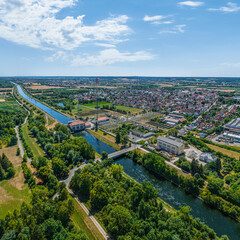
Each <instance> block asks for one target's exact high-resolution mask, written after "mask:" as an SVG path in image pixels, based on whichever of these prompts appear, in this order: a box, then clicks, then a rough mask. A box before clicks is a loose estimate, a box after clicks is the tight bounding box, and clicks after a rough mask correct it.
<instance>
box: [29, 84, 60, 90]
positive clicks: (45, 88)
mask: <svg viewBox="0 0 240 240" xmlns="http://www.w3.org/2000/svg"><path fill="white" fill-rule="evenodd" d="M27 88H30V89H32V90H49V89H57V88H62V87H57V86H47V85H32V86H29V87H27Z"/></svg>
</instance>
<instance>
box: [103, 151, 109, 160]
mask: <svg viewBox="0 0 240 240" xmlns="http://www.w3.org/2000/svg"><path fill="white" fill-rule="evenodd" d="M105 159H108V154H107V153H106V152H102V160H105Z"/></svg>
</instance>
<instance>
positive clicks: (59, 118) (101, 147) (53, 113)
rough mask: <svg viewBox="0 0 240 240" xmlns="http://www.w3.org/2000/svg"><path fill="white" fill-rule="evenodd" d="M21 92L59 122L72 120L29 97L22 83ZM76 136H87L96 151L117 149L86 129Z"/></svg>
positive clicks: (65, 122) (19, 89)
mask: <svg viewBox="0 0 240 240" xmlns="http://www.w3.org/2000/svg"><path fill="white" fill-rule="evenodd" d="M17 88H18V92H19V94H20V95H21V96H22V97H23V98H25V99H26V100H28V101H29V102H31V103H32V104H33V105H35V106H37V107H38V108H40V109H42V110H43V111H44V112H46V113H48V114H49V115H50V116H52V117H54V118H55V119H56V120H57V121H58V122H60V123H62V124H64V125H66V124H68V122H69V121H72V119H71V118H69V117H66V116H64V115H63V114H61V113H59V112H57V111H55V110H53V109H51V108H50V107H48V106H46V105H44V104H42V103H40V102H38V101H37V100H35V99H33V98H31V97H29V96H28V95H27V94H25V93H24V91H23V90H22V88H21V86H20V85H17ZM74 136H81V137H83V138H85V139H86V140H87V141H88V143H89V144H92V146H93V147H94V149H95V151H96V152H97V153H99V154H101V153H102V152H103V151H104V152H107V153H108V154H110V153H113V152H115V149H114V148H112V147H110V146H109V145H107V144H106V143H104V142H102V141H101V140H99V139H97V138H95V137H94V136H92V135H91V134H89V133H88V132H86V131H83V132H79V133H75V134H74Z"/></svg>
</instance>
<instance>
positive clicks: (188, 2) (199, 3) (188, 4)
mask: <svg viewBox="0 0 240 240" xmlns="http://www.w3.org/2000/svg"><path fill="white" fill-rule="evenodd" d="M178 4H179V5H180V6H188V7H200V6H203V5H204V2H195V1H184V2H179V3H178Z"/></svg>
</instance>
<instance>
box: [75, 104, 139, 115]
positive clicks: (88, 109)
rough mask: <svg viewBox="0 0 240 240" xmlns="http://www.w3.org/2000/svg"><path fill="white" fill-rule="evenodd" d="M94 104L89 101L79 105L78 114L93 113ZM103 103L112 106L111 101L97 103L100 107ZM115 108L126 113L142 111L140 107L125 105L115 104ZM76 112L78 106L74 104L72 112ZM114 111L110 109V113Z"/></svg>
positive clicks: (94, 110)
mask: <svg viewBox="0 0 240 240" xmlns="http://www.w3.org/2000/svg"><path fill="white" fill-rule="evenodd" d="M96 105H97V103H89V104H83V105H80V109H81V112H80V115H81V113H82V114H84V116H85V115H86V114H87V113H89V116H92V115H95V112H96ZM103 105H105V106H106V105H108V106H109V107H110V106H112V103H109V102H100V103H99V107H100V108H101V107H103ZM116 109H117V110H121V111H126V112H127V113H128V112H130V113H131V114H138V113H140V112H142V109H138V108H133V107H126V106H116ZM99 111H101V110H99ZM106 111H108V110H106ZM77 112H78V106H77V105H75V108H74V109H73V110H72V113H73V114H76V113H77ZM109 112H110V111H109ZM114 113H116V112H115V111H112V110H111V114H114Z"/></svg>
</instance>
